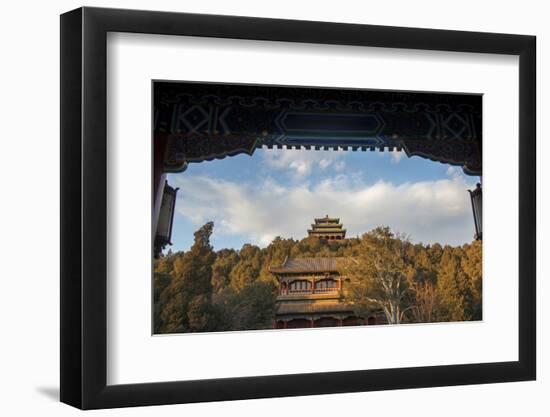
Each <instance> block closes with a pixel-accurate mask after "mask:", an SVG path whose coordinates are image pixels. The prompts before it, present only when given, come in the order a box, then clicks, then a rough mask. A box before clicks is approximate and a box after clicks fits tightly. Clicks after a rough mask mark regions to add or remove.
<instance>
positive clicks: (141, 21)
mask: <svg viewBox="0 0 550 417" xmlns="http://www.w3.org/2000/svg"><path fill="white" fill-rule="evenodd" d="M108 32H131V33H146V34H162V35H174V36H177V35H185V36H198V37H216V38H235V39H252V40H269V41H285V42H304V43H317V44H332V45H356V46H370V47H381V48H404V49H420V50H439V51H455V52H475V53H489V54H506V55H517V56H519V132H518V138H521V140H519V154H518V158H519V271H518V274H519V360H518V361H514V362H497V363H477V364H468V365H445V366H424V367H413V368H398V369H375V370H357V371H345V372H326V373H310V374H292V375H274V376H256V377H239V378H229V379H209V380H199V381H177V382H162V383H142V384H132V385H113V386H109V385H107V383H106V381H107V343H106V341H107V339H106V336H107V335H106V330H107V308H106V307H107V304H106V300H107V284H106V282H107V273H106V267H107V252H106V247H107V181H108V178H107V140H106V128H107V111H106V94H107V87H106V86H107V82H106V81H107V79H106V77H107V73H106V59H107V56H106V55H107V54H106V47H107V41H106V39H107V33H108ZM60 56H61V310H60V315H61V401H62V402H64V403H67V404H70V405H72V406H75V407H78V408H82V409H95V408H111V407H124V406H143V405H156V404H175V403H190V402H202V401H219V400H238V399H251V398H265V397H282V396H298V395H312V394H329V393H344V392H357V391H376V390H388V389H402V388H421V387H435V386H449V385H464V384H481V383H496V382H507V381H525V380H534V379H535V377H536V314H535V311H536V303H535V301H536V297H535V293H536V275H535V272H536V271H535V256H536V157H535V156H536V145H535V142H536V140H535V134H536V129H535V122H536V120H535V117H536V116H535V108H536V91H535V88H536V81H535V80H536V77H535V75H536V38H535V37H534V36H524V35H509V34H494V33H480V32H461V31H449V30H432V29H416V28H403V27H387V26H371V25H357V24H341V23H322V22H311V21H293V20H277V19H264V18H251V17H234V16H216V15H199V14H185V13H169V12H152V11H136V10H119V9H102V8H88V7H85V8H80V9H77V10H74V11H71V12H68V13H65V14H63V15H62V16H61V54H60ZM503 226H504V225H503Z"/></svg>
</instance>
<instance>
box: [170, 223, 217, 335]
mask: <svg viewBox="0 0 550 417" xmlns="http://www.w3.org/2000/svg"><path fill="white" fill-rule="evenodd" d="M213 227H214V224H213V223H212V222H209V223H206V224H205V225H204V226H202V227H201V228H200V229H199V230H197V231H196V232H195V242H194V244H193V246H192V247H191V250H189V251H188V252H186V253H184V254H181V255H180V256H177V257H176V259H175V260H174V264H173V268H174V269H173V278H172V281H171V283H170V284H169V285H168V286H167V287H166V288H165V289H164V290H163V291H162V293H161V294H160V297H159V309H160V313H159V320H160V323H159V329H160V331H161V332H163V333H173V332H183V331H190V330H194V331H196V330H197V322H198V321H197V317H196V315H195V316H193V320H194V321H193V323H191V322H190V320H189V316H188V310H189V304H190V303H191V301H194V299H195V297H197V296H206V297H210V294H211V292H212V284H211V279H212V265H213V263H214V260H215V258H216V254H215V253H214V251H213V250H212V246H210V236H211V234H212V230H213ZM201 305H202V304H201ZM193 306H194V308H196V305H195V304H194V305H193ZM201 308H202V307H201Z"/></svg>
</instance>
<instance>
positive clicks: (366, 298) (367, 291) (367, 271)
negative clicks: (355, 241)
mask: <svg viewBox="0 0 550 417" xmlns="http://www.w3.org/2000/svg"><path fill="white" fill-rule="evenodd" d="M407 246H408V242H407V241H406V240H402V239H400V238H399V237H396V236H395V235H394V234H393V233H392V232H391V231H390V229H389V228H387V227H385V228H377V229H374V230H373V231H371V232H369V233H367V234H365V235H363V237H362V239H361V241H360V243H359V245H358V248H357V250H356V255H355V256H354V257H353V258H352V259H351V261H349V262H341V268H342V273H343V274H344V275H346V276H347V277H348V278H349V279H350V284H351V285H350V290H349V293H348V295H347V298H348V299H349V300H350V301H351V302H352V303H353V304H354V305H355V307H356V308H357V309H358V310H359V313H360V314H362V315H366V314H365V313H367V314H368V312H369V311H372V309H373V308H381V309H382V310H383V311H384V314H385V315H386V319H387V321H388V323H390V324H399V323H400V322H401V320H402V318H403V314H404V313H405V311H406V310H407V305H406V304H405V298H406V295H407V293H408V283H407V275H406V274H407V267H408V266H409V264H410V262H409V260H408V259H407V257H406V253H405V252H406V249H407Z"/></svg>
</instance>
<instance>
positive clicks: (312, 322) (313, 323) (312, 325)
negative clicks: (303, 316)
mask: <svg viewBox="0 0 550 417" xmlns="http://www.w3.org/2000/svg"><path fill="white" fill-rule="evenodd" d="M310 321H311V327H315V320H313V319H311V320H310Z"/></svg>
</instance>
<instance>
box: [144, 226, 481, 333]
mask: <svg viewBox="0 0 550 417" xmlns="http://www.w3.org/2000/svg"><path fill="white" fill-rule="evenodd" d="M213 228H214V224H213V223H207V224H205V225H204V226H202V227H201V228H200V229H199V230H197V231H196V232H195V243H194V244H193V246H192V247H191V249H190V250H189V251H187V252H177V253H169V254H167V255H165V256H163V257H161V258H160V259H158V260H155V264H154V327H155V328H154V330H155V333H182V332H204V331H227V330H246V329H266V328H271V326H272V321H273V318H274V315H275V308H276V305H275V301H276V295H277V282H276V279H275V278H274V277H273V275H272V274H270V272H269V267H270V266H274V265H278V264H281V263H282V262H283V261H284V259H285V258H286V257H287V256H288V257H328V256H330V257H339V258H342V262H341V274H343V275H344V276H346V277H348V278H349V284H348V287H349V290H348V291H347V292H346V296H345V297H346V300H345V301H347V302H350V303H352V304H353V306H354V309H356V312H357V314H358V315H362V314H364V313H365V312H366V311H372V310H376V309H378V310H382V311H384V313H385V315H386V317H387V320H388V322H389V323H423V322H436V321H464V320H480V319H481V313H482V311H481V288H482V270H481V268H482V262H481V260H482V254H481V242H479V241H473V242H472V243H470V244H466V245H463V246H460V247H451V246H441V245H439V244H434V245H423V244H412V243H410V242H409V241H408V240H407V239H406V238H404V237H402V236H399V235H396V234H394V233H393V232H392V231H391V230H390V229H388V228H377V229H374V230H372V231H370V232H368V233H366V234H364V235H363V236H362V237H360V238H351V239H346V240H343V241H341V242H331V243H327V242H325V241H323V240H319V239H317V238H305V239H302V240H299V241H297V240H293V239H283V238H279V237H278V238H276V239H275V240H273V242H272V243H271V244H270V245H269V246H267V247H266V248H259V247H257V246H254V245H250V244H246V245H244V246H243V247H242V248H241V249H240V250H234V249H221V250H219V251H214V250H213V248H212V246H211V245H210V236H211V234H212V231H213Z"/></svg>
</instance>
